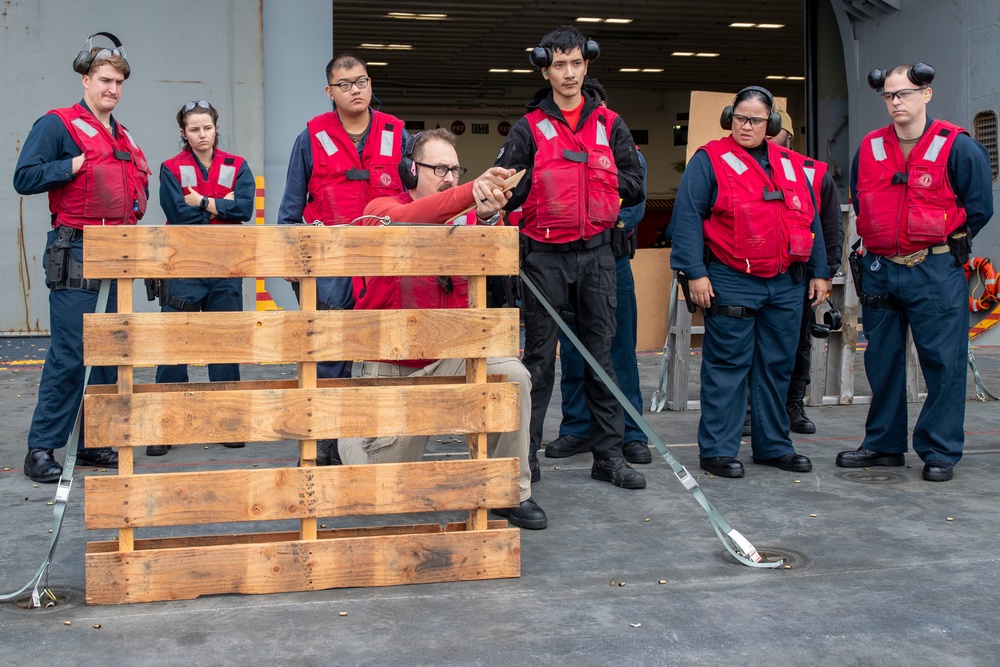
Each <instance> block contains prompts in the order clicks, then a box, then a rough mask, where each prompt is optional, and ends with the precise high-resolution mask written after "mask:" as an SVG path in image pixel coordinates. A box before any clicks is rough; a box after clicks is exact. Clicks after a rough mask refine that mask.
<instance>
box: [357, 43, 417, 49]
mask: <svg viewBox="0 0 1000 667" xmlns="http://www.w3.org/2000/svg"><path fill="white" fill-rule="evenodd" d="M360 48H362V49H380V50H383V51H409V50H410V49H412V48H413V45H412V44H371V43H367V42H366V43H364V44H362V45H361V46H360Z"/></svg>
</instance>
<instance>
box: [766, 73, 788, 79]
mask: <svg viewBox="0 0 1000 667" xmlns="http://www.w3.org/2000/svg"><path fill="white" fill-rule="evenodd" d="M764 78H765V79H770V80H771V81H783V80H784V79H785V78H786V77H784V76H782V75H780V74H770V75H768V76H766V77H764Z"/></svg>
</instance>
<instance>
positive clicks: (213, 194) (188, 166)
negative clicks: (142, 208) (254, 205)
mask: <svg viewBox="0 0 1000 667" xmlns="http://www.w3.org/2000/svg"><path fill="white" fill-rule="evenodd" d="M163 164H164V165H165V166H166V167H167V169H169V170H170V173H171V174H173V175H174V178H176V179H177V182H178V183H180V185H181V192H182V193H185V194H187V189H188V188H189V187H193V188H194V189H195V191H196V192H198V193H199V194H201V196H202V197H208V198H210V199H222V198H223V197H225V196H226V195H228V194H229V193H230V192H232V191H233V189H234V188H235V187H236V176H237V175H238V174H239V173H240V169H241V168H242V167H243V158H241V157H240V156H239V155H230V154H229V153H225V152H223V151H220V150H219V149H218V148H216V149H215V152H214V153H213V154H212V166H211V168H210V169H209V170H208V180H204V178H203V177H202V174H201V165H200V164H199V163H198V158H196V157H195V156H194V153H193V152H191V151H181V152H180V153H178V154H177V155H175V156H173V157H172V158H170V159H169V160H166V161H165V162H164V163H163ZM167 224H168V225H169V224H170V220H167ZM212 224H223V225H239V224H242V223H241V221H239V220H227V219H225V218H220V217H215V218H212Z"/></svg>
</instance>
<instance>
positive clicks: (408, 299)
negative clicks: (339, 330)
mask: <svg viewBox="0 0 1000 667" xmlns="http://www.w3.org/2000/svg"><path fill="white" fill-rule="evenodd" d="M394 199H396V200H398V201H399V202H400V203H403V204H408V203H410V202H412V201H413V199H412V198H411V197H410V194H409V193H408V192H404V193H403V194H399V195H396V196H395V197H394ZM476 222H477V220H476V212H475V210H473V211H470V212H469V213H467V214H465V215H464V216H462V217H461V218H456V219H455V220H453V221H451V222H450V223H449V224H452V225H474V224H476ZM356 224H358V225H361V226H369V225H376V224H380V223H379V221H378V220H374V219H371V218H364V219H362V220H359V221H358V222H357V223H356ZM451 284H452V291H451V292H448V291H446V290H445V288H444V286H442V285H441V283H440V282H438V278H437V277H436V276H371V277H355V278H354V309H355V310H394V309H397V308H468V307H469V284H468V281H467V280H466V279H465V278H461V277H459V276H451ZM424 365H426V364H424Z"/></svg>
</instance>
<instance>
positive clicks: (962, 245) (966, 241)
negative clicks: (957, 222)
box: [948, 225, 972, 266]
mask: <svg viewBox="0 0 1000 667" xmlns="http://www.w3.org/2000/svg"><path fill="white" fill-rule="evenodd" d="M948 248H949V249H950V250H951V256H952V257H954V258H955V266H965V263H966V262H968V261H969V257H970V256H971V255H972V239H971V238H970V237H969V226H968V225H962V226H961V227H959V228H958V229H956V230H955V231H954V232H952V234H951V236H949V237H948Z"/></svg>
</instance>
